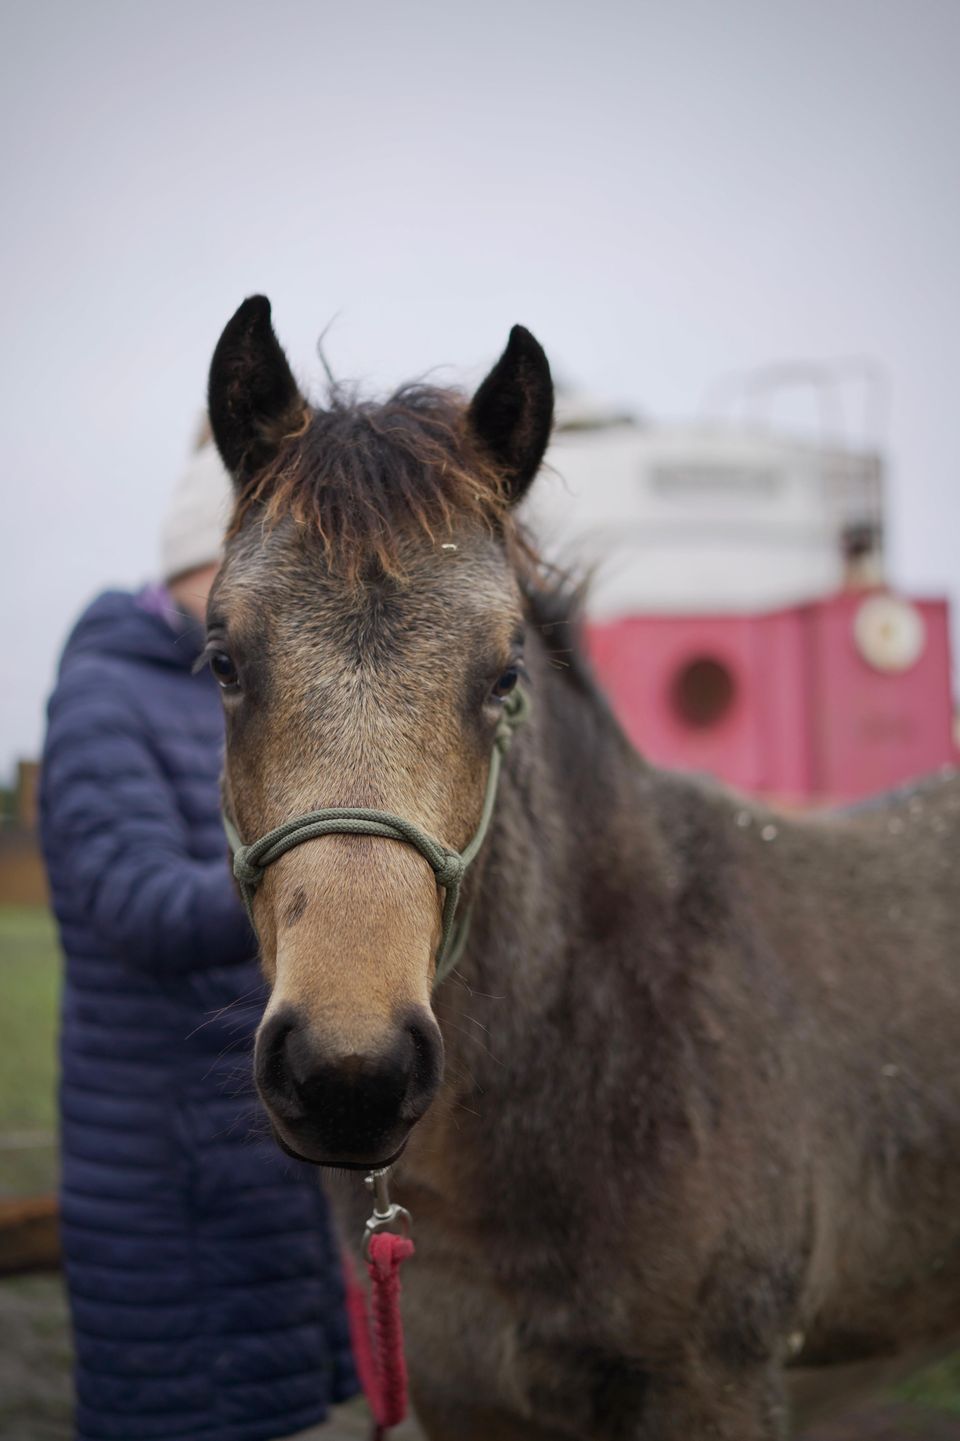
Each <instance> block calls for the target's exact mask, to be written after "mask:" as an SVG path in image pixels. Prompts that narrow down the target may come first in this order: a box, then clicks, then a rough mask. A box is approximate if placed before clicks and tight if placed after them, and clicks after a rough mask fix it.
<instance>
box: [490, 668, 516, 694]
mask: <svg viewBox="0 0 960 1441" xmlns="http://www.w3.org/2000/svg"><path fill="white" fill-rule="evenodd" d="M519 679H520V672H519V670H518V669H517V667H516V666H511V667H510V669H509V670H505V671H504V672H503V675H502V676H501V677H500V679H499V680H498V681H497V683H496V685H495V686H494V688H493V694H494V695H495V696H496V698H497V700H503V697H504V696H505V695H509V694H510V692H511V691H512V690H513V688H514V687H515V685H516V684H517V681H518V680H519Z"/></svg>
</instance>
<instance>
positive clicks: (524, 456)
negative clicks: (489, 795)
mask: <svg viewBox="0 0 960 1441" xmlns="http://www.w3.org/2000/svg"><path fill="white" fill-rule="evenodd" d="M209 404H210V419H211V423H212V426H213V433H214V436H215V438H216V442H217V445H218V446H219V448H220V452H221V455H222V456H223V459H224V461H225V463H226V465H227V468H228V469H229V470H230V472H231V473H232V475H233V477H234V480H235V484H236V496H237V505H236V512H235V515H234V520H233V525H232V529H231V532H230V535H229V537H228V542H227V549H226V558H225V561H224V565H223V568H222V570H221V572H220V575H219V577H218V580H217V583H216V586H215V589H214V591H213V594H212V595H211V599H210V607H209V612H208V650H207V654H208V656H209V661H210V666H211V668H212V670H213V673H214V675H215V676H216V678H217V681H218V682H219V684H220V687H221V691H222V694H223V704H224V710H225V712H226V725H227V748H226V769H225V778H224V799H225V805H226V808H227V811H228V813H229V814H231V815H232V817H233V819H234V821H235V823H236V827H237V830H238V831H239V833H240V835H241V836H242V837H243V839H244V840H245V841H247V842H249V841H252V840H254V839H255V838H256V837H259V836H261V835H263V834H264V833H265V832H266V831H268V830H271V829H272V828H273V827H275V826H278V825H280V824H281V823H282V822H285V821H288V820H290V819H291V818H294V817H297V816H300V815H302V814H303V813H305V812H308V811H313V810H317V809H319V808H325V807H330V806H352V807H368V808H377V809H379V810H383V811H389V812H392V813H393V814H395V815H399V816H402V817H403V818H404V819H406V820H409V821H412V822H414V823H415V824H416V825H417V826H419V827H420V828H421V829H422V830H423V831H425V832H426V833H427V834H428V835H430V836H432V837H435V838H436V839H437V840H440V841H442V842H443V843H444V844H445V845H447V846H449V847H451V848H453V849H456V850H460V849H462V848H463V846H464V845H465V844H466V842H467V841H468V840H469V839H470V837H471V836H472V835H473V833H474V832H475V830H476V828H477V824H478V821H479V818H480V811H481V806H482V801H483V796H484V789H485V784H486V780H487V775H488V769H489V765H490V758H491V752H492V746H493V737H494V731H495V729H496V726H497V722H498V720H499V719H500V717H501V715H502V707H503V704H504V698H505V697H506V696H507V695H508V694H509V692H510V691H511V690H512V689H513V688H514V687H515V686H516V685H517V684H518V683H522V681H520V673H521V672H522V667H523V607H522V603H521V595H520V590H519V586H518V582H517V579H516V560H517V555H518V553H519V548H520V545H521V542H520V540H519V537H518V534H517V531H516V528H515V523H514V521H513V518H512V513H511V508H512V506H513V505H514V503H515V502H516V501H517V500H518V499H519V498H520V496H521V495H522V494H523V493H524V491H525V490H526V488H527V486H528V485H529V483H530V481H531V480H532V478H533V476H534V474H535V473H536V471H537V469H538V467H539V465H540V462H541V460H542V458H543V453H544V450H545V448H546V444H547V440H548V438H549V432H550V423H551V416H552V386H551V381H550V371H549V368H548V366H547V361H546V357H545V356H544V354H543V351H542V350H541V349H540V346H539V345H538V344H537V342H536V341H535V340H534V338H533V336H531V335H530V334H529V333H528V332H527V331H525V330H523V329H521V328H520V327H516V328H515V329H514V330H513V331H512V332H511V335H510V340H509V343H508V345H507V348H506V350H505V351H504V354H503V355H502V357H501V358H500V360H499V361H498V363H497V365H496V366H495V367H494V369H493V370H492V371H491V373H490V375H489V376H488V377H487V379H486V380H485V381H484V382H483V384H482V385H481V387H480V389H479V390H478V391H477V393H476V395H475V396H474V397H473V400H472V401H471V402H469V404H468V403H466V402H464V401H463V400H461V399H460V398H459V397H457V396H456V395H455V394H453V393H451V392H445V391H437V390H432V389H427V388H423V387H417V388H412V389H408V390H404V391H401V392H399V393H398V394H397V395H395V396H393V397H392V398H391V399H390V400H388V401H386V402H385V403H384V404H382V405H374V404H366V403H356V402H347V401H345V400H343V399H342V398H340V397H338V396H337V395H336V394H335V395H334V396H333V397H332V398H331V400H330V402H329V404H328V406H327V407H326V408H324V409H320V408H314V407H313V406H311V405H310V404H309V403H308V402H307V401H306V400H305V399H304V398H303V396H302V395H301V393H300V391H299V390H298V388H297V385H296V383H295V381H294V379H293V376H292V375H291V372H290V369H289V366H288V364H287V361H286V358H285V356H284V354H283V351H282V350H281V348H280V346H279V344H278V343H277V340H276V337H275V335H274V333H273V329H272V327H271V323H270V306H269V302H268V301H267V300H265V299H264V298H263V297H254V298H253V299H251V300H247V301H245V302H244V304H243V305H242V306H241V307H240V309H239V310H238V311H237V313H236V315H235V316H234V317H233V319H232V320H231V321H230V323H229V324H228V325H227V328H226V330H225V331H224V333H223V336H222V337H221V339H220V342H219V344H218V346H217V349H216V352H215V354H214V357H213V363H212V366H211V371H210V394H209ZM440 902H441V895H440V892H439V891H438V887H437V883H436V880H435V877H434V873H433V871H432V870H431V869H430V866H429V865H428V863H427V861H426V860H425V859H424V858H423V856H422V855H421V854H420V853H419V852H418V851H417V850H416V849H414V848H413V847H412V846H409V845H406V844H403V843H400V842H397V841H396V840H390V839H386V838H380V837H375V836H366V835H364V836H355V835H354V836H348V835H331V836H325V837H323V838H321V839H316V840H312V841H309V842H307V843H305V844H303V845H298V846H297V847H296V849H292V850H290V851H288V852H287V853H286V854H284V855H283V856H282V857H281V858H280V859H279V860H277V861H276V862H275V863H274V864H272V865H270V866H269V868H268V869H267V870H266V872H265V873H264V877H263V881H262V884H260V886H259V888H258V889H257V891H256V894H255V898H254V900H253V909H254V916H255V920H256V925H257V929H258V931H259V935H260V940H261V945H262V953H263V964H264V967H265V971H266V975H267V978H268V980H269V982H270V984H271V987H272V995H271V1000H270V1003H269V1005H268V1007H267V1011H266V1014H265V1016H264V1019H263V1022H262V1024H261V1027H260V1031H259V1034H258V1038H257V1057H256V1068H257V1081H258V1085H259V1087H260V1092H261V1095H262V1097H263V1100H264V1102H265V1104H266V1106H267V1109H268V1111H269V1114H270V1117H271V1120H272V1122H273V1125H274V1128H275V1131H276V1133H277V1135H278V1138H279V1139H280V1141H281V1142H282V1144H284V1145H285V1146H286V1148H287V1149H289V1150H291V1151H293V1152H295V1153H296V1154H298V1155H302V1156H304V1157H306V1158H308V1159H310V1160H314V1161H319V1162H328V1163H336V1164H341V1165H351V1164H353V1165H367V1164H370V1163H376V1162H385V1161H387V1160H389V1159H390V1158H391V1157H393V1156H394V1155H395V1154H397V1153H398V1152H399V1150H400V1149H402V1147H403V1144H404V1142H405V1140H406V1137H407V1134H408V1132H409V1130H410V1128H411V1126H412V1125H413V1124H414V1122H416V1121H417V1120H418V1119H419V1118H420V1116H422V1115H423V1113H424V1111H425V1110H426V1109H427V1107H428V1105H429V1104H430V1101H431V1099H432V1097H433V1095H434V1093H435V1091H436V1089H437V1086H438V1085H439V1081H440V1076H441V1070H442V1064H443V1053H442V1045H441V1040H440V1033H439V1031H438V1028H437V1025H436V1022H435V1020H434V1018H433V1014H432V1011H431V1004H430V1000H431V987H432V982H433V973H434V963H435V956H436V952H437V945H438V941H439V936H440V916H441V904H440Z"/></svg>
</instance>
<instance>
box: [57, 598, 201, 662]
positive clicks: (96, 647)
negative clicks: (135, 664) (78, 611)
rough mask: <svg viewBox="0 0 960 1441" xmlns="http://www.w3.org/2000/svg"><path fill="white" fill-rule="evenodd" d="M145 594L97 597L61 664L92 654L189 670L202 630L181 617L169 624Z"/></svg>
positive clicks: (195, 654)
mask: <svg viewBox="0 0 960 1441" xmlns="http://www.w3.org/2000/svg"><path fill="white" fill-rule="evenodd" d="M145 595H146V592H145V591H140V592H137V593H131V592H130V591H123V590H108V591H106V592H104V594H103V595H100V596H98V597H97V599H96V600H95V601H93V602H92V604H91V605H89V606H88V607H87V609H86V610H85V611H84V612H83V614H82V615H81V617H80V619H79V620H78V621H77V623H76V625H75V626H74V628H73V630H72V632H71V633H70V637H69V639H68V640H67V644H66V646H65V648H64V652H63V661H62V662H61V664H63V663H65V662H66V661H68V660H72V659H73V658H74V657H75V656H77V655H80V654H90V653H93V654H96V655H110V656H117V657H121V658H123V659H132V660H138V661H140V662H143V661H147V662H151V663H153V664H155V665H164V666H171V667H172V668H173V669H175V670H189V669H190V668H191V666H192V665H193V663H194V661H195V660H196V659H197V656H198V655H199V654H200V652H201V650H202V649H203V643H204V628H203V626H202V625H201V624H200V622H199V621H195V620H194V619H193V618H192V617H189V616H185V615H180V614H177V615H175V616H174V617H173V620H174V624H171V623H170V620H168V619H167V617H166V616H164V615H159V614H157V613H156V611H155V610H153V609H151V608H149V607H148V605H147V604H146V603H145V599H144V597H145Z"/></svg>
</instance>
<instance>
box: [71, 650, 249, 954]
mask: <svg viewBox="0 0 960 1441" xmlns="http://www.w3.org/2000/svg"><path fill="white" fill-rule="evenodd" d="M43 767H44V775H43V806H44V817H43V829H44V837H45V843H46V844H47V846H48V848H50V847H55V849H56V853H57V856H58V859H59V863H60V864H59V869H60V873H61V875H62V876H63V877H64V878H65V879H66V883H67V885H68V887H69V890H70V893H71V908H73V907H74V906H75V907H76V908H77V910H79V911H80V912H82V913H83V915H85V916H86V917H87V918H88V919H89V922H90V924H91V925H92V926H93V928H94V929H95V930H96V931H97V933H98V934H99V935H100V936H101V937H102V939H103V941H104V942H105V943H106V944H107V945H108V946H109V947H110V948H111V949H113V950H114V951H116V952H118V953H120V954H121V955H122V957H123V959H124V960H125V961H126V962H127V963H128V964H131V965H134V966H138V967H143V968H145V969H150V970H153V971H158V972H159V971H166V972H170V973H175V972H184V971H189V970H192V969H194V968H197V967H205V966H221V965H226V964H232V963H237V962H242V961H249V959H250V957H251V956H252V955H254V954H255V952H256V942H255V939H254V936H253V932H252V930H251V928H250V926H249V924H248V922H247V918H246V915H245V913H244V910H243V907H242V905H241V903H240V901H239V899H238V897H237V895H236V892H235V890H234V888H233V883H232V880H231V878H230V873H229V869H228V865H227V859H226V843H224V856H223V858H222V859H217V860H197V859H196V858H194V857H193V856H192V855H191V853H190V847H189V844H188V835H187V827H186V824H185V821H184V819H183V816H182V814H181V813H180V811H179V809H178V807H177V803H176V797H175V794H174V790H173V787H172V785H171V783H170V781H169V779H168V778H167V777H166V775H165V774H164V772H163V769H162V767H161V765H160V763H159V760H158V758H157V756H156V754H155V751H154V750H153V748H152V747H151V744H150V737H149V732H148V729H147V727H146V725H145V722H144V719H143V717H142V715H141V714H140V713H139V712H138V709H137V704H136V700H135V697H134V696H132V695H130V694H128V693H127V692H126V691H125V689H124V687H123V686H121V685H118V684H117V682H116V679H115V677H110V676H109V674H105V673H104V672H103V670H102V669H101V668H100V667H99V666H97V665H96V664H92V665H83V664H78V665H75V666H72V667H70V668H69V669H68V670H67V671H66V672H65V673H64V674H63V675H62V676H61V679H60V683H59V685H58V686H57V689H56V691H55V692H54V695H53V698H52V700H51V702H50V712H49V728H48V732H47V744H46V747H45V751H44V761H43Z"/></svg>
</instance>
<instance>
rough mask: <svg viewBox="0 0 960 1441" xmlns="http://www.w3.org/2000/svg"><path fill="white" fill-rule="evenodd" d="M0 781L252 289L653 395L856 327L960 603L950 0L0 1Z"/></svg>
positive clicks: (409, 345) (898, 509)
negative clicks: (514, 330) (526, 354)
mask: <svg viewBox="0 0 960 1441" xmlns="http://www.w3.org/2000/svg"><path fill="white" fill-rule="evenodd" d="M2 27H3V34H2V44H0V57H2V58H0V67H2V86H0V106H2V122H3V123H2V142H0V143H2V170H0V181H2V196H3V210H4V224H3V228H2V232H0V246H2V252H3V257H2V258H3V264H2V270H0V274H2V284H3V289H4V297H3V318H4V331H5V336H4V339H5V343H4V345H3V349H2V355H0V375H2V395H3V413H4V417H5V420H4V441H5V444H4V451H5V455H4V466H3V480H2V487H3V491H2V533H3V547H2V581H0V585H2V601H3V613H4V620H5V624H4V628H3V633H4V637H5V641H6V647H7V657H6V665H5V667H4V672H3V675H4V679H3V680H2V681H0V695H2V716H0V777H2V775H3V774H4V773H5V772H6V771H8V770H9V768H10V766H11V765H12V762H13V759H14V757H15V756H17V755H22V754H34V753H36V751H37V750H38V748H39V744H40V738H41V727H42V705H43V700H44V698H45V695H46V693H47V691H48V689H49V686H50V683H51V679H52V675H53V668H54V664H55V659H56V655H57V652H58V650H59V647H60V645H61V643H62V640H63V637H64V635H65V632H66V630H67V628H68V626H69V625H70V623H71V622H72V620H73V619H74V617H75V615H76V614H77V612H78V610H79V609H80V607H81V606H82V604H83V603H84V602H85V601H86V600H87V599H89V598H90V597H91V596H92V595H94V594H95V593H96V592H97V591H98V590H99V589H102V588H103V587H104V586H105V585H108V584H120V585H135V584H138V583H140V582H141V581H143V580H145V579H147V578H149V577H150V575H151V573H152V571H153V569H154V566H155V563H156V562H155V557H156V533H157V528H158V524H159V520H160V516H161V514H162V511H163V507H164V503H165V500H166V496H167V492H168V489H169V486H170V483H171V481H172V479H173V477H174V475H175V473H176V471H177V468H178V466H179V465H180V463H181V460H182V457H183V454H184V451H185V448H186V446H187V442H188V436H189V434H190V432H191V429H192V427H193V424H194V419H195V416H196V414H197V411H198V409H199V406H200V404H201V400H202V395H203V386H204V380H205V372H206V368H207V364H208V362H209V357H210V353H211V350H212V348H213V345H214V344H215V342H216V339H217V336H218V334H219V332H220V330H221V328H222V326H223V324H224V322H225V321H226V319H227V318H228V316H229V315H230V314H231V313H232V311H233V310H234V309H235V307H236V305H237V304H238V302H239V301H240V300H241V299H242V298H243V297H244V296H245V295H247V294H249V293H251V292H253V291H257V290H262V291H265V292H266V293H267V294H269V295H270V296H271V298H272V299H273V301H274V316H275V322H276V325H277V328H278V330H279V332H280V334H281V336H282V339H283V340H284V342H285V344H286V345H287V348H288V351H289V353H290V356H291V359H292V360H293V362H294V365H295V368H297V370H298V371H299V373H300V374H301V375H302V376H303V377H304V379H305V380H307V381H309V380H311V379H315V378H316V376H317V374H318V370H319V367H318V365H317V362H316V359H315V351H314V347H315V342H316V338H317V335H318V334H319V332H320V330H321V329H322V328H323V327H324V326H325V325H326V324H327V322H328V321H329V320H330V319H331V318H332V317H333V316H334V315H336V316H338V319H337V322H336V324H335V326H334V328H333V330H332V332H331V334H330V337H329V339H328V342H327V349H328V352H329V355H330V358H331V360H332V362H333V364H334V366H335V368H336V369H337V371H338V372H340V373H341V374H343V375H346V376H352V377H363V378H367V379H369V381H370V383H371V385H372V386H373V387H375V388H383V387H385V386H389V385H391V384H393V383H394V382H396V381H398V380H400V379H403V378H406V377H410V376H413V375H418V374H420V373H422V372H424V371H425V370H428V369H432V368H434V367H436V366H438V365H442V366H444V367H445V368H444V369H443V370H442V371H441V372H440V374H441V376H443V377H447V378H449V379H452V380H457V379H462V378H464V377H465V376H473V375H476V373H477V371H478V369H479V367H480V366H482V365H484V364H486V363H488V362H490V361H491V360H492V359H493V358H494V356H495V354H496V353H497V352H498V350H499V348H500V347H501V345H502V343H503V340H504V339H505V336H506V333H507V330H508V328H509V326H510V325H511V324H512V323H513V322H514V321H516V320H521V321H523V322H524V323H525V324H526V325H528V326H530V327H531V329H533V330H534V331H535V332H536V333H537V335H538V336H539V337H540V339H541V340H542V341H543V343H544V345H545V346H546V347H547V350H548V352H549V353H550V355H551V358H552V360H553V361H554V364H555V366H556V367H557V368H558V369H559V370H560V371H561V372H562V373H563V374H564V375H566V376H567V377H569V378H570V379H571V380H574V381H576V382H577V383H578V384H579V385H582V386H584V387H585V388H587V389H589V390H590V391H592V392H596V393H600V394H602V395H607V396H610V397H611V398H616V399H619V400H621V401H627V402H629V403H631V404H633V405H634V406H636V407H638V408H640V409H641V410H642V411H643V412H644V413H646V414H647V415H650V416H652V417H665V418H675V417H684V416H687V415H691V414H693V413H694V412H695V411H696V409H697V407H698V405H699V403H700V400H701V397H702V395H703V392H704V390H705V389H706V388H707V387H708V385H709V384H710V382H711V381H713V380H714V379H715V378H716V376H717V375H719V374H723V373H725V372H728V371H731V370H736V369H738V368H741V367H748V366H753V365H756V364H758V363H761V362H764V361H767V360H772V359H780V358H784V357H797V356H800V357H811V358H817V359H820V358H830V357H833V356H837V355H851V354H857V355H868V356H872V357H875V358H876V359H877V360H878V361H880V362H882V364H883V365H884V366H885V368H886V370H887V372H888V374H889V377H890V381H891V386H892V396H893V404H892V413H891V417H890V424H889V428H888V434H887V437H886V439H887V441H888V445H889V455H890V461H891V507H890V517H889V518H890V525H891V535H890V554H891V559H892V573H893V578H894V580H895V581H896V582H897V583H899V584H902V585H904V586H906V587H910V588H916V589H919V590H920V591H923V592H939V591H943V590H946V589H949V590H951V591H952V595H953V598H954V603H955V605H957V606H960V559H958V542H960V474H958V471H960V465H958V459H957V451H958V436H957V413H958V405H957V397H958V388H960V363H958V362H960V356H958V349H960V84H958V80H957V76H958V73H960V3H958V0H764V3H749V0H724V3H719V0H657V3H643V0H630V3H626V0H621V3H612V0H591V3H589V4H579V3H578V4H573V3H564V0H552V3H524V0H511V3H504V0H488V3H483V4H476V5H462V4H457V3H455V0H437V3H435V0H407V3H405V4H402V5H399V4H396V3H383V0H367V3H365V4H362V5H360V4H356V5H345V4H343V3H338V4H337V5H329V4H326V3H323V0H270V3H265V0H261V3H251V0H189V3H184V0H164V3H162V4H161V3H153V4H149V3H144V0H82V3H77V0H69V3H61V0H6V3H5V4H4V7H3V20H2Z"/></svg>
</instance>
